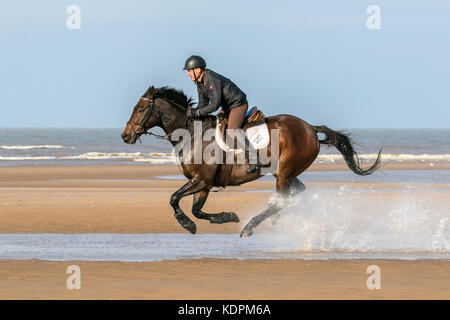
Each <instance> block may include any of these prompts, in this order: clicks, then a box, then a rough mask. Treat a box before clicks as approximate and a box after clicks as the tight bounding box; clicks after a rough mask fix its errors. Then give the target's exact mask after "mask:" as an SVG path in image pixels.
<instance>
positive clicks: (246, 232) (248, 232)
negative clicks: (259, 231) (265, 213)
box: [241, 228, 253, 238]
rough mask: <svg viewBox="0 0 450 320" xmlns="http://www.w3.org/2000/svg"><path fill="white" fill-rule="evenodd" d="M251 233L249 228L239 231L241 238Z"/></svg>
mask: <svg viewBox="0 0 450 320" xmlns="http://www.w3.org/2000/svg"><path fill="white" fill-rule="evenodd" d="M252 234H253V231H252V230H251V229H245V228H244V230H242V232H241V238H245V237H250V236H251V235H252Z"/></svg>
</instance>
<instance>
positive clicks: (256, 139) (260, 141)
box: [215, 121, 270, 153]
mask: <svg viewBox="0 0 450 320" xmlns="http://www.w3.org/2000/svg"><path fill="white" fill-rule="evenodd" d="M245 135H246V136H247V139H248V141H249V142H250V144H251V145H252V147H253V148H254V149H256V150H258V149H263V148H265V147H267V146H268V145H269V142H270V136H269V129H268V128H267V124H266V123H263V124H260V125H258V126H254V127H251V128H248V129H247V130H246V131H245ZM215 139H216V142H217V145H218V146H219V147H220V148H221V149H222V150H223V151H225V152H228V151H229V148H228V146H227V145H226V143H225V142H224V141H223V137H222V134H221V131H220V128H219V123H218V121H217V126H216V134H215ZM230 151H234V152H235V153H240V152H243V150H241V149H232V150H230Z"/></svg>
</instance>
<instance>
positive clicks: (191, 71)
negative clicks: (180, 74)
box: [187, 68, 203, 81]
mask: <svg viewBox="0 0 450 320" xmlns="http://www.w3.org/2000/svg"><path fill="white" fill-rule="evenodd" d="M194 72H195V75H196V76H197V80H198V81H202V78H203V70H202V69H201V68H195V69H189V70H188V71H187V74H188V76H189V78H191V80H192V81H195V77H194Z"/></svg>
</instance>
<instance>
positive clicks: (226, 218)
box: [192, 189, 239, 223]
mask: <svg viewBox="0 0 450 320" xmlns="http://www.w3.org/2000/svg"><path fill="white" fill-rule="evenodd" d="M208 195H209V189H207V190H203V191H200V192H197V193H195V194H194V203H193V205H192V213H193V214H194V216H195V217H196V218H197V219H205V220H208V221H209V222H211V223H226V222H239V218H238V216H237V215H236V214H235V213H234V212H220V213H205V212H203V211H202V208H203V206H204V205H205V202H206V199H208Z"/></svg>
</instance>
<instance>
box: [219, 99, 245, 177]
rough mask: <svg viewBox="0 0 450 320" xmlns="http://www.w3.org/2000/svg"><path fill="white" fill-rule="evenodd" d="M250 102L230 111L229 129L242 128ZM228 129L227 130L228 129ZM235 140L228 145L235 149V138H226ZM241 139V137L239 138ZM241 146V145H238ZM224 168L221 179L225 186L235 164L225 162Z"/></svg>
mask: <svg viewBox="0 0 450 320" xmlns="http://www.w3.org/2000/svg"><path fill="white" fill-rule="evenodd" d="M247 109H248V104H247V102H245V103H244V104H243V105H241V106H239V107H235V108H233V109H231V110H230V113H229V115H228V127H227V130H236V129H240V128H241V126H242V123H243V122H244V117H245V114H246V113H247ZM227 130H226V131H227ZM230 140H231V141H233V145H232V146H228V147H229V148H231V149H234V138H233V139H226V141H230ZM237 141H239V139H237ZM238 147H239V146H238ZM222 166H223V170H222V175H223V176H222V177H223V179H221V181H222V183H223V185H224V186H226V185H227V184H228V182H229V181H230V178H231V171H232V169H233V164H226V163H225V164H223V165H222Z"/></svg>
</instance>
